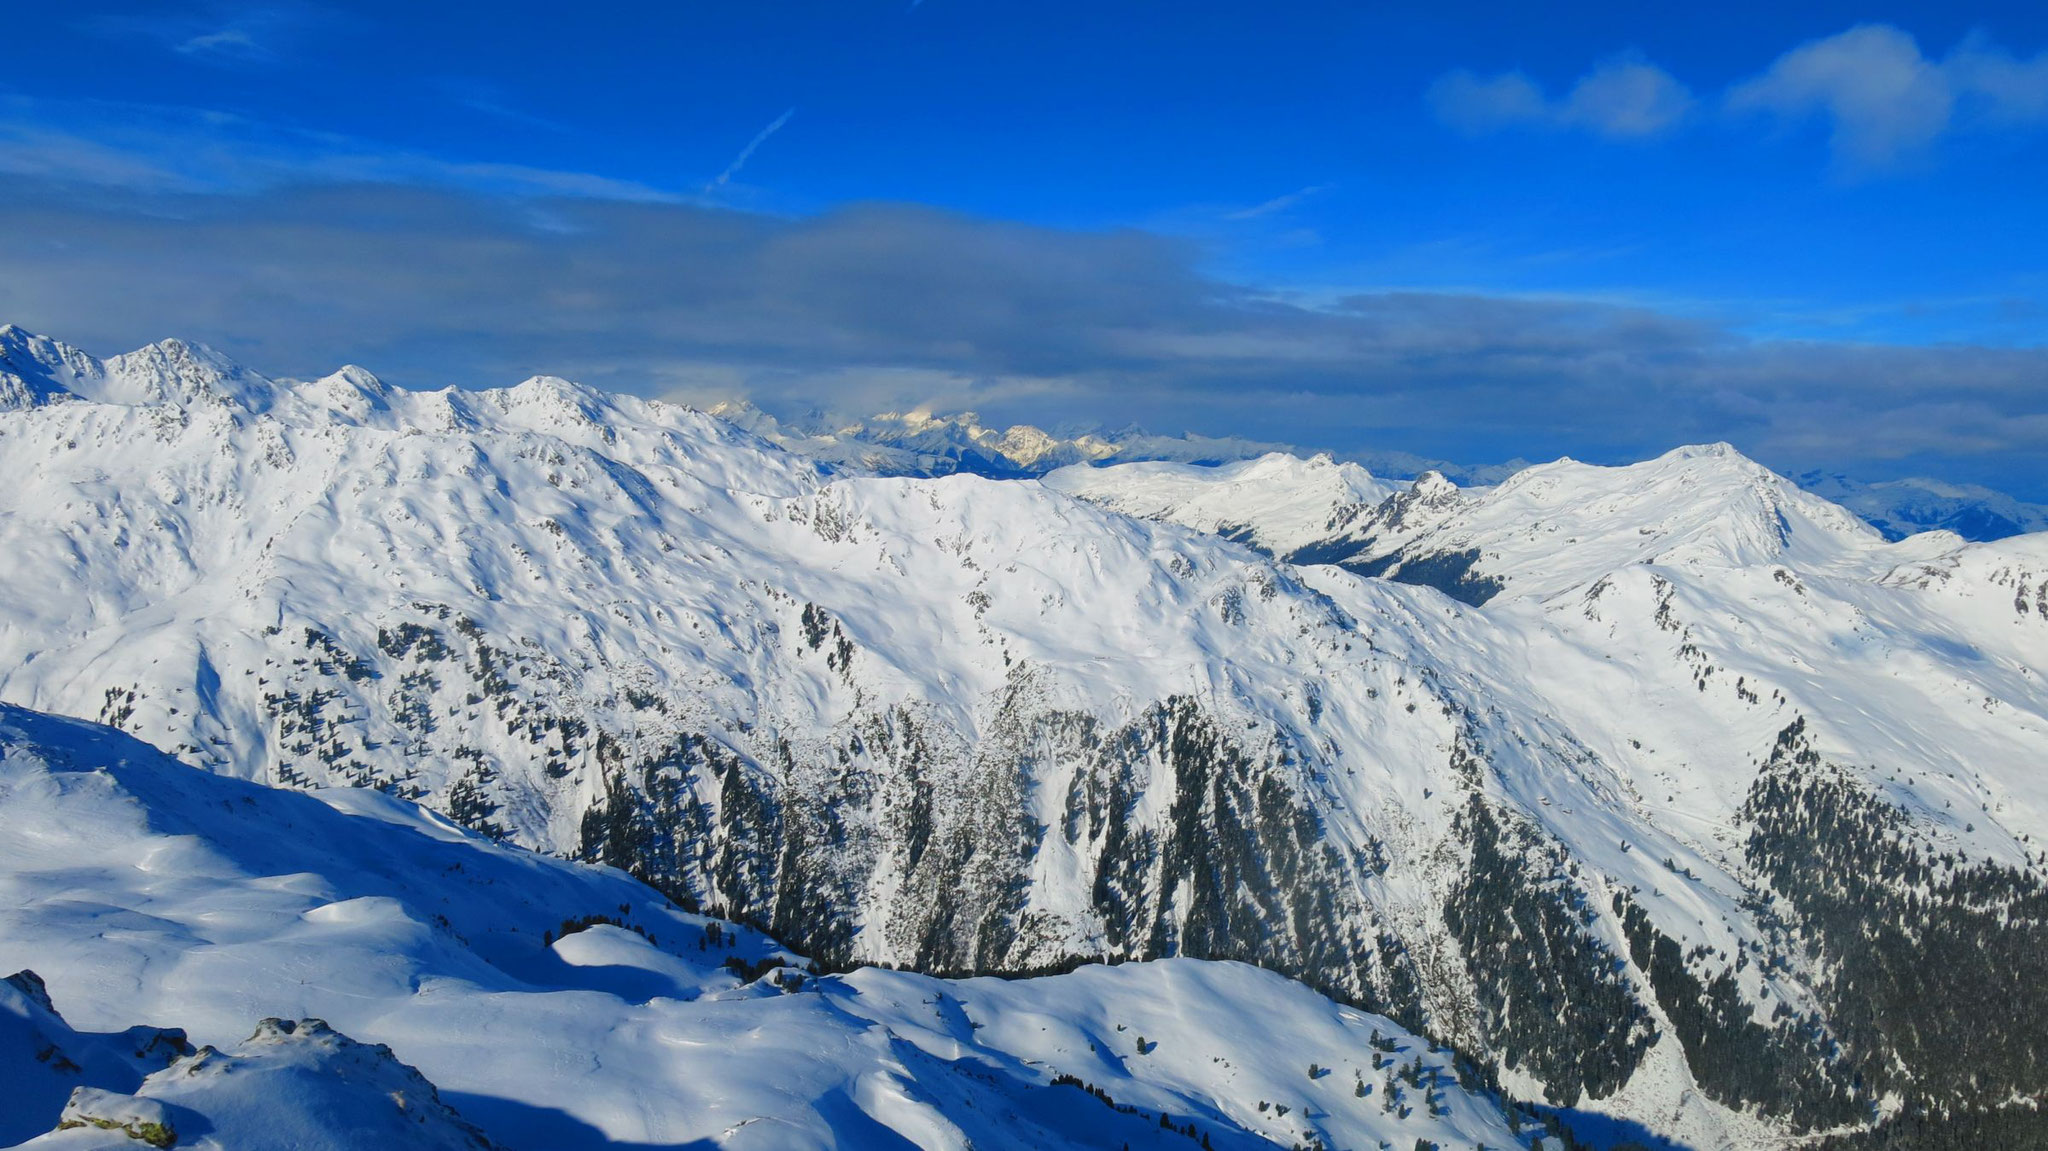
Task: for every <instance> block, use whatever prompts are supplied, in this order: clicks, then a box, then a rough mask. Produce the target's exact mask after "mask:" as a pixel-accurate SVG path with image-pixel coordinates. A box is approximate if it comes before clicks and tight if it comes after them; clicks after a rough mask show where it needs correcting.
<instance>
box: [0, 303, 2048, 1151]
mask: <svg viewBox="0 0 2048 1151" xmlns="http://www.w3.org/2000/svg"><path fill="white" fill-rule="evenodd" d="M0 342H4V343H5V345H6V347H7V348H8V349H9V351H8V353H7V354H8V356H9V359H8V365H9V366H8V367H7V371H8V372H9V373H10V374H11V375H12V376H13V378H14V379H16V380H17V381H19V386H17V387H15V388H14V389H13V390H12V391H11V392H10V393H9V394H10V395H18V396H19V397H21V399H19V400H18V401H16V402H15V404H14V410H11V411H7V412H0V484H4V487H0V698H4V699H5V700H8V701H12V702H16V703H19V704H22V705H25V706H30V707H36V708H40V709H43V710H47V711H53V712H59V713H63V714H70V715H77V716H82V717H86V718H96V719H100V720H103V721H105V722H109V723H114V724H116V725H118V726H120V727H122V728H124V729H125V730H128V731H130V732H133V733H136V734H138V735H141V736H143V737H144V738H146V739H149V740H151V741H152V742H155V743H157V744H159V745H160V746H164V747H166V748H169V749H171V750H173V751H174V753H175V754H177V755H178V756H179V757H180V758H182V759H184V760H185V761H187V762H188V763H192V764H195V765H198V766H203V767H206V768H209V769H211V770H213V771H215V772H219V773H221V774H225V775H233V776H239V777H244V778H248V779H255V780H261V781H266V782H272V783H278V784H285V785H295V786H304V785H318V784H326V783H347V784H354V785H359V786H363V787H369V788H380V789H384V790H386V791H389V792H391V793H393V794H395V795H398V796H402V797H409V798H416V799H418V800H420V801H422V802H425V803H427V804H429V805H430V806H432V807H435V808H437V809H439V810H441V811H443V812H446V813H447V814H448V815H450V816H451V817H452V818H454V819H455V820H456V821H458V822H460V823H462V824H464V825H466V826H468V827H471V828H474V829H476V830H479V831H481V832H484V833H486V834H489V835H493V836H500V837H503V838H505V839H508V840H510V841H513V842H516V843H519V844H523V845H526V846H530V847H534V848H538V849H541V850H544V851H551V852H556V853H561V854H565V855H572V856H578V857H582V858H586V859H591V860H596V861H599V862H607V863H613V864H616V865H619V866H621V867H624V868H627V869H629V870H631V871H633V872H634V873H636V874H638V875H640V876H642V877H644V878H646V879H647V880H649V881H650V882H652V883H654V884H656V885H658V886H659V887H661V889H662V890H663V891H665V892H667V893H668V894H669V895H670V896H672V897H673V898H675V899H676V900H677V901H678V902H680V903H683V904H685V905H687V906H689V907H691V908H693V909H695V910H700V911H705V912H709V913H713V914H719V915H725V916H730V917H733V918H738V919H742V920H744V921H746V922H748V923H750V924H752V925H754V926H756V927H759V928H763V929H766V930H768V931H769V932H771V933H772V934H774V935H776V936H778V937H779V938H781V939H782V940H784V941H785V942H787V943H789V944H790V945H792V946H795V947H797V948H799V949H801V950H803V951H805V952H806V953H807V954H809V955H811V956H813V957H814V958H815V959H817V960H818V961H819V962H820V963H822V964H823V965H825V966H826V967H828V968H835V969H836V968H841V967H845V966H848V965H853V964H860V963H886V964H895V965H901V966H907V967H913V968H917V969H920V970H924V971H927V972H933V973H939V974H967V973H976V972H993V971H1001V972H1010V973H1020V972H1029V971H1038V970H1048V969H1066V968H1069V967H1072V966H1073V965H1075V964H1077V963H1081V962H1084V961H1087V960H1091V959H1148V958H1153V957H1160V956H1171V955H1189V956H1197V957H1208V958H1216V959H1236V960H1243V961H1246V962H1250V963H1254V964H1257V965H1259V966H1262V967H1265V968H1268V969H1271V970H1273V971H1276V972H1280V973H1282V974H1286V975H1290V976H1294V977H1296V978H1299V979H1301V980H1303V981H1305V982H1307V983H1309V984H1310V985H1312V986H1314V987H1316V988H1319V989H1321V990H1323V991H1325V992H1328V993H1330V994H1332V995H1335V996H1337V997H1339V998H1342V999H1345V1000H1348V1001H1350V1002H1352V1003H1355V1004H1357V1005H1359V1006H1361V1007H1364V1008H1368V1009H1372V1010H1377V1011H1380V1012H1382V1013H1384V1014H1387V1015H1389V1016H1392V1017H1394V1018H1397V1019H1399V1020H1401V1021H1402V1023H1403V1024H1404V1025H1406V1026H1408V1027H1410V1028H1411V1029H1415V1030H1426V1031H1427V1032H1429V1033H1430V1034H1432V1035H1434V1036H1436V1037H1438V1038H1440V1039H1442V1040H1445V1041H1447V1042H1450V1043H1452V1044H1454V1045H1456V1046H1457V1047H1458V1048H1459V1049H1461V1050H1463V1051H1466V1052H1468V1053H1470V1054H1471V1055H1472V1056H1473V1057H1475V1058H1477V1059H1479V1060H1480V1061H1482V1062H1483V1063H1485V1064H1486V1065H1487V1066H1488V1067H1490V1068H1492V1069H1493V1070H1494V1071H1495V1072H1497V1073H1498V1074H1499V1075H1500V1076H1501V1078H1502V1081H1503V1082H1504V1083H1505V1084H1506V1086H1507V1087H1508V1088H1509V1089H1511V1090H1512V1091H1514V1092H1516V1093H1518V1094H1520V1095H1522V1096H1524V1097H1528V1098H1543V1099H1547V1100H1550V1101H1552V1102H1554V1103H1557V1104H1561V1105H1566V1106H1573V1107H1578V1108H1581V1109H1590V1110H1600V1111H1605V1112H1607V1113H1610V1114H1614V1115H1619V1116H1623V1117H1626V1118H1629V1119H1632V1120H1635V1121H1638V1122H1640V1123H1642V1124H1644V1125H1646V1126H1648V1127H1650V1128H1651V1129H1652V1130H1654V1131H1656V1132H1658V1133H1660V1134H1663V1135H1666V1136H1669V1137H1671V1138H1674V1139H1677V1140H1681V1141H1685V1142H1689V1143H1701V1144H1712V1145H1719V1144H1720V1143H1724V1142H1729V1141H1733V1142H1736V1143H1737V1144H1739V1145H1765V1144H1768V1143H1770V1142H1771V1141H1773V1140H1776V1139H1779V1138H1781V1137H1782V1136H1783V1135H1784V1133H1786V1132H1788V1131H1793V1130H1811V1129H1819V1128H1827V1127H1830V1126H1838V1125H1848V1126H1853V1125H1856V1124H1861V1123H1865V1122H1868V1121H1869V1119H1870V1117H1871V1116H1872V1115H1873V1113H1876V1114H1880V1115H1891V1114H1893V1113H1894V1112H1901V1111H1903V1112H1905V1113H1907V1116H1908V1118H1907V1119H1905V1120H1899V1121H1900V1122H1906V1121H1919V1120H1917V1119H1913V1118H1912V1116H1915V1115H1919V1116H1926V1115H1938V1114H1941V1113H1944V1112H1947V1111H1953V1110H1957V1109H1969V1108H1981V1107H1984V1106H1988V1105H1991V1104H1993V1103H1996V1102H2002V1101H2004V1100H2006V1099H2008V1098H2011V1097H2016V1096H2020V1095H2026V1094H2028V1093H2031V1092H2036V1091H2039V1090H2041V1089H2042V1088H2043V1087H2048V1083H2044V1082H2042V1081H2041V1074H2042V1073H2041V1072H2040V1071H2039V1068H2040V1066H2041V1065H2042V1060H2041V1059H2040V1058H2039V1057H2038V1053H2040V1052H2041V1051H2044V1050H2048V1043H2044V1041H2043V1037H2042V1036H2041V1035H2039V1034H2038V1029H2037V1028H2035V1027H2034V1025H2032V1024H2030V1023H2014V1024H2012V1025H2009V1026H2000V1027H1997V1028H1989V1029H1987V1028H1983V1027H1981V1026H1978V1024H1979V1023H1980V1022H1981V1018H1980V1016H1981V1013H1980V1012H1979V1011H1978V1009H1977V1005H1978V1004H1980V1003H1982V1002H1985V1001H1987V1000H1988V1001H1998V1002H2006V1003H2012V1004H2014V1005H2015V1008H2014V1014H2015V1016H2016V1017H2017V1018H2020V1019H2031V1018H2040V1019H2048V1002H2043V1001H2042V1000H2043V997H2044V996H2048V980H2044V979H2040V978H2036V977H2035V975H2036V968H2037V966H2038V963H2039V962H2040V960H2039V959H2038V957H2039V956H2040V955H2044V954H2048V947H2043V946H2041V945H2042V944H2043V943H2044V942H2048V941H2044V940H2043V939H2042V932H2043V928H2042V927H2041V922H2042V918H2043V916H2042V915H2041V914H2040V913H2039V912H2038V911H2037V910H2036V909H2037V908H2039V907H2040V906H2042V903H2043V900H2044V896H2043V894H2042V885H2041V880H2040V878H2039V871H2038V862H2039V860H2040V858H2041V857H2040V856H2039V855H2038V854H2037V850H2038V845H2037V844H2036V843H2035V842H2034V840H2035V838H2036V837H2039V836H2042V835H2044V834H2048V782H2044V781H2043V780H2042V779H2041V778H2040V777H2039V773H2038V772H2037V771H2036V770H2035V769H2034V768H2035V765H2036V764H2038V762H2040V760H2041V758H2042V755H2043V752H2044V751H2048V701H2044V692H2043V689H2042V683H2043V679H2042V677H2043V676H2044V675H2048V538H2044V537H2042V536H2022V537H2017V538H2014V539H2010V540H2006V541H2002V542H2000V543H1996V544H1966V543H1964V542H1963V541H1962V540H1960V539H1958V538H1957V537H1955V536H1953V535H1947V534H1942V533H1933V534H1926V535H1921V536H1916V537H1913V538H1911V539H1908V540H1905V541H1903V542H1897V543H1891V542H1887V541H1885V540H1884V539H1883V538H1882V537H1881V536H1879V535H1878V534H1877V533H1876V532H1875V531H1873V530H1871V529H1870V528H1869V527H1868V526H1866V525H1864V524H1862V523H1861V522H1860V521H1858V520H1857V519H1856V518H1855V517H1853V516H1851V515H1849V514H1848V513H1846V512H1844V511H1843V510H1842V509H1840V508H1838V507H1836V506H1834V505H1831V504H1828V503H1826V502H1825V501H1822V500H1820V499H1817V498H1815V497H1813V496H1811V495H1808V494H1807V493H1804V492H1802V491H1800V490H1799V489H1798V488H1797V487H1796V486H1794V485H1792V484H1790V483H1789V482H1787V481H1785V480H1783V479H1781V478H1779V477H1777V476H1775V475H1772V474H1771V473H1770V472H1768V471H1766V470H1765V469H1763V468H1761V467H1758V466H1757V465H1756V464H1754V463H1752V462H1750V461H1748V460H1746V459H1743V458H1742V457H1741V456H1740V455H1739V454H1737V453H1735V452H1733V451H1732V450H1730V449H1727V448H1725V447H1722V446H1716V447H1708V448H1694V449H1685V450H1681V451H1678V452H1674V453H1671V454H1669V455H1667V456H1665V457H1662V458H1660V459H1657V460H1653V461H1650V462H1647V463H1644V464H1639V465H1634V466H1632V467H1628V468H1599V467H1591V466H1587V465H1582V464H1577V463H1573V462H1570V461H1560V462H1558V463H1555V464H1548V465H1542V466H1539V467H1536V468H1531V469H1527V470H1524V471H1522V472H1520V473H1518V474H1516V475H1515V476H1513V477H1511V478H1509V479H1507V480H1505V481H1503V482H1501V483H1499V484H1497V485H1496V486H1494V487H1491V488H1485V489H1477V490H1473V489H1460V488H1457V487H1456V486H1454V485H1453V484H1451V483H1450V482H1449V481H1447V480H1444V479H1443V478H1442V477H1440V476H1434V475H1425V476H1423V477H1421V478H1419V479H1418V480H1416V481H1415V482H1414V483H1412V484H1401V485H1385V486H1381V485H1380V482H1379V481H1377V480H1374V479H1373V478H1372V477H1370V476H1367V475H1365V474H1363V473H1362V472H1360V471H1358V470H1357V469H1355V468H1350V467H1346V466H1343V465H1337V464H1334V463H1331V462H1329V461H1300V460H1289V459H1286V458H1266V459H1259V460H1254V461H1251V462H1249V463H1243V464H1238V465H1234V466H1233V467H1231V468H1227V469H1214V470H1213V472H1212V471H1210V470H1204V469H1174V468H1170V467H1168V468H1159V467H1146V466H1140V467H1138V468H1137V470H1135V471H1132V470H1129V468H1130V466H1129V465H1117V466H1112V467H1108V468H1099V469H1092V470H1090V471H1088V472H1086V473H1081V472H1063V473H1060V474H1059V475H1057V476H1055V477H1053V478H1052V479H1050V480H1048V481H1047V482H1045V483H1040V482H1036V481H1030V480H1011V481H993V480H988V479H983V478H978V477H975V476H970V475H955V476H949V477H946V478H940V479H910V478H884V477H877V476H871V475H859V474H835V473H834V472H831V471H828V470H826V469H824V468H822V467H821V466H820V465H819V464H818V463H816V462H814V461H813V460H811V459H809V458H806V457H804V456H801V455H796V454H792V453H791V452H788V451H785V450H783V449H781V448H778V447H777V446H775V445H773V444H771V443H769V442H767V441H765V440H763V439H761V438H759V437H757V436H754V435H751V434H749V433H747V432H744V431H742V430H739V429H738V428H736V427H735V426H734V425H732V424H731V423H728V422H726V421H723V420H720V419H717V418H714V417H711V416H708V415H705V414H703V413H698V412H694V411H690V410H688V409H684V408H679V407H674V406H670V405H664V404H659V403H652V402H646V401H640V400H634V399H629V398H624V397H615V396H606V395H602V394H599V393H596V392H593V391H590V390H588V389H584V388H580V387H578V386H576V385H573V384H569V383H567V382H564V381H560V380H551V379H536V380H530V381H528V382H526V383H524V384H521V385H520V386H518V387H516V388H511V389H506V390H502V391H491V392H457V391H443V392H435V393H414V392H404V391H398V390H394V389H390V388H387V387H385V386H383V385H382V384H380V383H379V382H378V381H377V380H376V379H375V378H374V377H372V376H370V375H369V374H368V373H366V372H363V371H361V370H360V369H344V370H343V371H341V372H338V373H336V374H334V375H332V376H329V377H327V378H325V379H322V380H317V381H311V382H295V381H279V380H269V379H265V378H263V377H261V376H260V375H257V374H255V373H251V372H248V371H246V370H244V369H241V368H238V367H236V366H235V365H233V364H230V363H228V362H226V361H225V360H223V359H221V358H220V357H218V356H216V355H213V354H211V353H208V352H205V351H204V350H202V349H194V348H189V347H186V346H184V345H180V344H176V343H174V342H172V343H166V344H161V345H156V346H153V347H152V348H148V349H144V350H143V351H141V352H138V353H133V354H131V355H128V356H119V357H114V358H112V359H109V360H107V361H104V362H100V361H96V360H93V359H92V358H91V357H86V356H83V355H82V354H80V353H76V352H74V351H71V350H69V349H65V348H63V347H62V346H61V345H57V344H53V343H50V342H47V341H38V340H35V339H33V338H30V337H26V336H24V335H23V334H21V333H19V332H10V333H8V334H6V336H5V338H4V341H0ZM1126 477H1127V478H1128V482H1126ZM1205 477H1209V478H1205ZM1211 479H1213V483H1212V482H1211ZM1081 480H1085V482H1079V481H1081ZM1290 493H1292V494H1291V495H1290ZM1080 497H1085V498H1080ZM1104 503H1107V504H1109V505H1111V506H1102V504H1104ZM1119 509H1121V510H1119ZM1340 510H1342V511H1343V512H1344V513H1345V514H1344V515H1343V516H1342V517H1340V516H1339V514H1338V513H1339V511H1340ZM1126 513H1132V514H1126ZM1139 517H1149V518H1139ZM1340 519H1341V522H1339V520H1340ZM1166 521H1173V522H1166ZM1197 529H1200V530H1197ZM1225 530H1227V531H1228V532H1229V534H1231V535H1232V536H1234V537H1236V539H1235V540H1233V539H1225V538H1222V536H1221V535H1219V534H1214V533H1216V532H1219V531H1225ZM1238 541H1248V542H1250V543H1252V544H1256V545H1258V546H1260V547H1263V548H1265V549H1266V550H1267V551H1269V552H1272V553H1274V554H1275V555H1278V556H1281V557H1285V558H1282V559H1276V558H1273V557H1272V556H1268V555H1261V554H1259V553H1258V552H1256V551H1254V550H1251V549H1249V548H1247V547H1246V546H1244V543H1242V542H1238ZM1290 559H1291V560H1292V561H1293V562H1288V561H1289V560H1290ZM1382 577H1391V578H1382ZM1403 581H1405V582H1403ZM1418 584H1420V585H1427V586H1415V585H1418ZM1439 589H1445V590H1448V591H1450V592H1451V593H1453V595H1454V596H1455V597H1457V598H1452V597H1449V596H1446V595H1445V594H1442V592H1441V591H1440V590H1439ZM1461 600H1462V601H1463V602H1461ZM1474 604H1481V605H1483V606H1473V605H1474ZM1845 892H1846V893H1848V895H1845V894H1844V893H1845ZM1937 944H1938V948H1939V949H1940V950H1941V952H1942V961H1941V962H1940V963H1938V964H1934V965H1930V964H1929V963H1928V962H1927V958H1928V956H1929V953H1930V951H1931V950H1933V949H1936V947H1937ZM2029 956H2032V957H2034V958H2029ZM45 974H47V973H45ZM1873 989H1877V990H1873ZM60 1001H61V997H60ZM1880 1007H1881V1008H1882V1010H1880ZM2037 1007H2038V1008H2039V1010H2034V1008H2037ZM267 1013H269V1014H276V1015H279V1016H280V1017H290V1018H300V1017H304V1016H305V1014H306V1013H305V1012H300V1013H298V1014H296V1015H294V1014H293V1013H291V1012H289V1011H270V1012H267ZM327 1018H329V1019H330V1020H331V1021H332V1022H334V1023H335V1025H336V1026H337V1027H340V1028H341V1029H342V1030H343V1031H345V1032H347V1033H348V1034H350V1035H352V1036H355V1037H356V1038H358V1039H376V1038H378V1037H377V1036H375V1035H374V1034H368V1033H362V1034H359V1031H360V1030H361V1029H359V1028H353V1027H351V1026H350V1024H349V1023H348V1022H347V1021H345V1020H341V1019H334V1018H333V1017H332V1016H327ZM393 1045H394V1047H398V1048H399V1050H400V1051H401V1054H403V1055H405V1056H406V1058H407V1059H408V1061H410V1062H414V1063H415V1065H416V1066H419V1067H420V1068H421V1069H422V1070H423V1071H424V1072H426V1073H427V1074H428V1076H429V1077H430V1078H432V1079H434V1080H435V1081H436V1082H437V1083H440V1085H441V1087H442V1088H443V1090H444V1091H445V1090H450V1085H449V1084H448V1083H446V1082H443V1081H442V1080H441V1078H440V1076H439V1075H437V1074H436V1073H435V1071H434V1069H433V1068H432V1067H430V1066H428V1065H427V1064H426V1063H423V1062H418V1061H416V1060H413V1058H412V1056H411V1055H410V1054H409V1053H407V1052H405V1050H404V1048H403V1047H400V1046H399V1045H398V1044H396V1043H394V1044H393ZM459 1106H460V1104H459V1103H458V1107H459ZM1873 1109H1875V1112H1874V1111H1873ZM465 1113H466V1112H465ZM486 1126H488V1125H486Z"/></svg>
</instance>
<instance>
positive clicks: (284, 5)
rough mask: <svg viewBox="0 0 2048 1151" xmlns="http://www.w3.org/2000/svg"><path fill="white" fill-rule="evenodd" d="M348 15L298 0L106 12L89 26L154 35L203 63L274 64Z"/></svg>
mask: <svg viewBox="0 0 2048 1151" xmlns="http://www.w3.org/2000/svg"><path fill="white" fill-rule="evenodd" d="M346 23H348V18H347V17H346V16H344V15H343V14H341V13H339V12H336V11H334V10H331V9H327V8H324V7H319V6H316V5H313V4H308V3H303V2H297V0H279V2H275V3H267V4H218V3H215V4H205V5H199V6H194V7H191V8H187V9H185V10H183V11H180V10H177V9H165V10H161V11H158V12H155V13H152V14H149V15H122V16H100V17H97V18H94V19H93V20H91V21H89V22H88V25H87V26H88V27H90V28H92V29H94V30H95V31H97V32H99V33H101V34H102V35H107V36H115V37H122V38H132V37H140V38H142V39H145V40H152V41H155V42H156V43H158V44H160V45H162V46H163V47H164V48H165V49H167V50H169V51H171V52H173V53H175V54H177V55H179V56H182V57H185V58H186V59H189V60H194V61H198V62H200V63H206V64H214V65H219V66H223V67H245V66H272V65H280V64H283V63H286V62H287V61H289V60H290V59H292V58H293V57H294V56H295V55H296V54H297V53H298V52H299V51H300V50H301V49H302V48H303V47H304V46H305V45H306V44H307V43H308V42H309V41H310V40H311V39H312V38H313V36H314V35H315V34H316V33H319V32H322V31H328V32H331V31H332V30H333V29H334V28H335V27H337V26H339V25H344V24H346Z"/></svg>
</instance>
